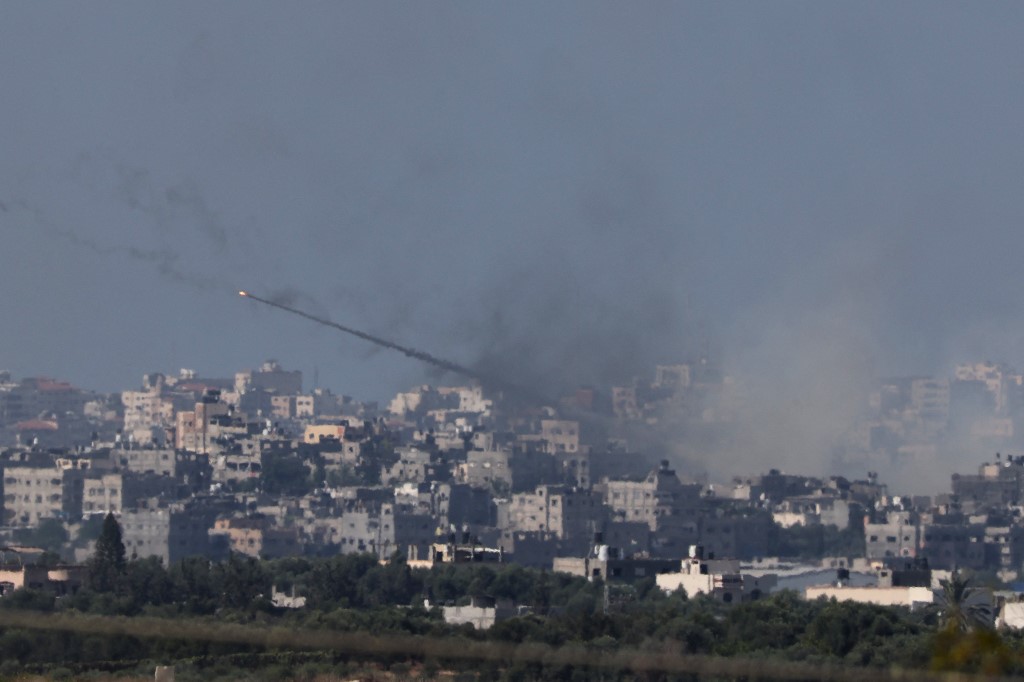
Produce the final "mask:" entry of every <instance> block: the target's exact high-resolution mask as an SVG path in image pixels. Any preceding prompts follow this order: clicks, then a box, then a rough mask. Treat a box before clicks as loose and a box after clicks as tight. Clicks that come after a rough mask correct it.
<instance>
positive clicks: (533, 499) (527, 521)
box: [498, 485, 608, 554]
mask: <svg viewBox="0 0 1024 682" xmlns="http://www.w3.org/2000/svg"><path fill="white" fill-rule="evenodd" d="M607 518H608V515H607V512H606V510H605V507H604V505H603V504H602V498H601V496H600V495H599V494H597V493H593V492H591V491H587V490H579V489H573V488H566V487H563V486H551V485H541V486H537V488H536V489H534V490H533V491H531V492H528V493H517V494H515V495H512V497H511V499H510V500H508V502H507V503H505V504H502V505H501V506H499V517H498V522H499V525H501V527H502V528H503V529H505V530H508V531H511V532H516V531H525V532H546V533H552V534H553V535H554V537H556V538H557V539H559V540H560V541H562V545H563V549H566V550H570V548H571V547H579V548H581V549H580V550H579V551H578V552H573V553H576V554H581V553H583V552H585V551H587V550H588V549H589V547H590V542H591V539H592V538H593V536H594V533H595V532H597V531H599V530H601V529H603V527H604V524H605V523H606V521H607Z"/></svg>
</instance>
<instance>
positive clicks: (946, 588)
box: [939, 571, 992, 632]
mask: <svg viewBox="0 0 1024 682" xmlns="http://www.w3.org/2000/svg"><path fill="white" fill-rule="evenodd" d="M939 584H940V585H941V586H942V592H941V593H940V595H939V603H940V605H941V607H942V621H943V624H944V626H945V627H946V628H948V629H950V630H956V631H958V632H967V631H968V630H974V629H976V628H991V627H992V602H991V599H990V598H989V595H988V594H987V593H986V592H985V590H980V589H978V588H976V587H972V586H971V578H970V576H966V575H964V574H962V573H960V572H959V571H953V573H952V575H950V576H949V580H943V581H941V582H940V583H939Z"/></svg>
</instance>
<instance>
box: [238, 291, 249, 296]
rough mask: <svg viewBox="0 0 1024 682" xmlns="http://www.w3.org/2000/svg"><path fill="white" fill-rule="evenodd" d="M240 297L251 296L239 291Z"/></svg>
mask: <svg viewBox="0 0 1024 682" xmlns="http://www.w3.org/2000/svg"><path fill="white" fill-rule="evenodd" d="M238 295H239V296H248V295H249V294H247V293H245V292H244V291H239V292H238Z"/></svg>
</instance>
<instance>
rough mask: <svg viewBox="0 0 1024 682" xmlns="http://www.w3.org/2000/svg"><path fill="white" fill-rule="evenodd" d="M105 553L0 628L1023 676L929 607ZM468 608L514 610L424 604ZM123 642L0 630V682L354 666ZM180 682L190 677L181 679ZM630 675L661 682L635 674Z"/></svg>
mask: <svg viewBox="0 0 1024 682" xmlns="http://www.w3.org/2000/svg"><path fill="white" fill-rule="evenodd" d="M110 556H111V560H110V561H106V562H94V564H92V566H94V569H95V570H96V571H97V575H96V576H93V579H91V580H90V581H88V583H87V586H86V587H84V588H83V589H82V590H80V591H79V592H78V593H77V594H75V595H72V596H67V597H63V598H59V599H58V598H56V597H54V596H53V595H51V594H48V593H46V592H42V591H35V590H19V591H17V592H15V593H13V594H12V595H11V596H10V597H6V598H4V599H3V600H0V619H2V615H3V613H2V610H7V609H15V610H31V611H42V612H47V613H51V614H76V613H77V614H102V615H106V616H129V617H134V616H147V617H150V619H151V618H152V617H159V618H162V619H166V622H169V623H172V624H173V623H175V622H189V623H208V624H211V625H212V626H214V627H215V626H216V624H222V625H223V627H227V626H228V624H232V623H234V624H249V625H253V626H277V627H283V628H293V629H301V630H311V631H325V632H337V633H370V634H374V635H380V634H388V633H392V634H394V635H396V636H397V635H403V636H405V635H411V636H420V637H433V638H451V637H458V638H462V639H463V640H465V641H467V642H477V643H487V642H492V643H495V644H501V645H530V644H542V645H546V646H549V647H559V648H562V649H563V650H565V651H573V650H576V649H578V648H580V647H583V648H584V649H585V650H586V651H589V652H593V653H594V655H598V654H612V653H614V652H616V651H619V650H623V651H625V650H637V651H648V652H652V653H657V652H662V653H666V652H670V653H672V654H702V655H709V656H720V657H744V658H755V659H763V660H765V661H789V662H802V663H806V664H831V665H846V666H861V667H867V668H869V669H875V670H881V669H883V668H886V669H888V668H892V667H893V666H896V667H899V668H903V669H918V670H927V669H929V667H931V668H933V669H937V670H965V671H985V672H999V673H1004V674H1020V673H1024V667H1022V666H1021V663H1020V661H1021V655H1020V651H1021V646H1020V642H1019V641H1018V640H1017V639H1016V638H1015V637H1012V636H1009V635H1001V634H999V633H996V632H993V631H991V630H985V629H983V628H977V627H964V628H961V627H960V625H959V623H963V622H965V621H964V619H960V618H959V617H958V616H957V615H956V614H954V615H953V617H950V614H949V613H948V611H947V612H945V615H944V616H943V615H942V614H941V613H940V612H939V611H938V610H926V611H921V612H915V613H911V612H909V611H907V610H905V609H898V608H884V607H877V606H871V605H865V604H855V603H837V602H834V601H833V602H829V601H824V600H819V601H815V602H808V601H805V600H804V599H802V598H800V597H799V596H798V595H796V594H795V593H792V592H782V593H778V594H775V595H772V596H770V597H767V598H764V599H762V600H759V601H753V602H748V603H742V604H737V605H731V606H726V605H724V604H721V603H718V602H715V601H713V600H710V599H704V598H697V599H688V598H687V597H686V595H685V594H682V593H676V594H670V595H667V594H664V593H663V592H662V591H661V590H660V589H657V588H656V587H655V585H654V581H653V579H647V580H645V581H640V582H638V583H637V584H635V585H629V586H615V587H614V588H613V589H609V590H607V591H606V589H605V586H604V585H603V584H601V583H599V582H598V583H591V582H587V581H586V580H583V579H581V578H574V577H571V576H567V575H564V574H552V573H549V572H544V571H535V570H530V569H526V568H523V567H520V566H515V565H485V564H468V565H444V566H439V567H436V568H434V569H433V570H423V569H412V568H410V567H409V566H408V565H407V564H405V563H404V562H403V561H402V560H401V559H400V557H395V559H394V560H393V561H392V562H391V563H389V564H386V565H382V564H380V563H379V562H378V561H377V560H376V558H374V557H372V556H369V555H348V556H337V557H332V558H325V559H309V558H289V559H279V560H273V561H257V560H255V559H251V558H245V557H240V556H232V557H231V558H230V559H228V560H227V561H224V562H219V563H211V562H209V561H207V560H205V559H188V560H185V561H182V562H179V563H177V564H174V565H173V566H171V567H170V568H166V567H164V566H163V565H161V564H160V562H159V561H156V560H154V559H142V560H131V561H127V562H125V563H124V564H123V568H122V567H120V566H118V564H120V559H119V558H118V555H117V552H116V551H115V552H113V553H112V554H111V555H110ZM112 564H113V565H114V566H115V568H114V569H113V570H111V565H112ZM100 571H102V574H100V573H99V572H100ZM97 578H101V579H97ZM272 586H276V587H277V589H279V590H282V591H285V590H286V591H290V590H292V589H294V590H295V591H296V593H297V594H301V595H305V596H306V597H307V606H306V607H304V608H302V609H296V610H288V609H279V608H276V607H274V606H273V605H272V603H271V600H270V595H271V589H272ZM471 597H475V598H493V599H510V600H513V601H515V602H516V603H517V604H520V605H523V606H525V607H527V609H526V612H525V613H524V614H523V615H521V616H519V617H516V618H512V619H509V620H506V621H503V622H500V623H498V624H497V625H495V626H494V627H493V628H491V629H490V630H487V631H475V630H473V629H472V628H471V627H469V626H450V625H446V624H445V623H444V620H443V617H442V615H441V610H440V608H439V605H441V604H445V603H457V602H465V601H467V600H468V599H469V598H471ZM949 623H957V624H958V625H956V626H955V627H953V626H950V625H948V624H949ZM168 631H169V632H172V631H173V627H169V628H168ZM133 634H134V635H135V636H110V635H105V634H101V633H96V634H92V633H88V632H85V633H82V632H50V631H41V630H35V629H24V628H21V629H19V628H14V627H8V628H4V629H2V630H0V661H2V662H0V675H10V674H13V673H15V672H18V671H25V670H35V669H47V670H49V669H54V668H55V667H60V668H63V669H67V670H71V671H81V670H106V671H117V670H120V671H126V672H132V671H136V672H138V671H141V670H142V669H143V668H145V667H146V666H149V665H152V664H153V663H154V662H161V663H170V662H175V663H176V664H177V665H180V666H184V667H183V668H182V670H183V671H187V670H195V671H197V672H196V679H200V678H202V679H211V678H212V679H216V678H217V677H218V676H223V677H225V678H229V677H232V676H236V677H237V675H238V670H237V669H240V668H247V667H248V666H249V663H251V664H252V665H253V666H256V667H257V668H259V669H261V670H263V669H277V668H276V667H275V666H280V665H292V664H293V663H294V661H296V660H298V658H302V657H306V658H302V660H304V661H307V662H306V663H302V664H301V665H307V664H308V665H309V666H312V668H310V670H313V669H314V668H315V669H316V670H319V671H320V672H325V671H326V672H329V671H334V670H343V671H348V670H350V669H351V666H352V665H354V664H355V663H357V661H355V660H354V659H352V657H351V656H349V655H345V656H341V655H337V654H331V652H330V651H324V652H321V653H320V654H316V653H315V652H297V651H295V650H294V647H292V646H291V645H289V646H280V647H275V646H272V645H266V644H265V643H263V644H252V643H245V642H240V641H237V640H236V641H218V640H217V638H216V637H207V638H204V639H198V638H191V639H190V638H188V637H184V636H174V635H173V634H172V636H165V635H166V633H164V634H160V633H156V634H152V635H151V634H147V633H144V632H138V633H137V634H136V633H134V632H133ZM300 648H301V647H300ZM296 657H298V658H296ZM307 659H308V660H307ZM366 659H367V660H370V661H372V663H373V664H374V665H377V666H378V667H379V666H383V669H390V666H392V665H394V666H398V667H399V668H401V666H403V665H405V666H415V667H417V669H423V667H424V666H427V667H428V668H429V669H433V670H436V669H438V667H439V666H441V665H444V666H446V667H447V668H449V669H450V668H451V666H452V665H457V667H461V668H463V672H464V673H465V674H469V673H470V672H473V673H479V674H481V679H549V678H550V679H572V678H573V676H574V675H575V674H576V673H580V672H581V671H580V670H578V669H576V668H574V667H573V666H569V667H566V666H564V665H561V666H560V665H558V664H556V663H551V664H547V665H541V664H538V663H535V662H534V663H528V662H524V661H517V660H505V661H502V660H498V661H482V662H477V663H467V662H465V661H463V662H460V663H457V664H453V663H452V662H451V661H439V660H434V659H431V657H430V656H429V655H425V654H423V652H419V653H417V654H415V655H406V656H403V655H399V654H395V653H393V652H392V653H389V654H387V655H383V656H382V655H369V654H368V655H367V656H366ZM281 661H292V663H281ZM225 662H226V663H225ZM247 662H248V663H247ZM363 662H364V663H365V662H366V661H363ZM224 666H227V667H226V668H225V667H224ZM222 668H223V670H222ZM582 672H587V671H582ZM590 673H593V671H590ZM601 675H602V676H605V677H607V678H609V679H619V678H622V679H632V678H633V677H634V675H635V673H634V672H632V671H630V670H628V669H623V670H618V671H614V670H613V671H608V670H604V671H602V672H601ZM652 675H653V677H652ZM179 677H181V678H182V679H190V678H189V674H188V673H184V675H183V676H182V675H179ZM641 677H643V679H661V677H659V676H658V675H656V674H654V673H650V672H647V673H644V674H643V675H642V676H641Z"/></svg>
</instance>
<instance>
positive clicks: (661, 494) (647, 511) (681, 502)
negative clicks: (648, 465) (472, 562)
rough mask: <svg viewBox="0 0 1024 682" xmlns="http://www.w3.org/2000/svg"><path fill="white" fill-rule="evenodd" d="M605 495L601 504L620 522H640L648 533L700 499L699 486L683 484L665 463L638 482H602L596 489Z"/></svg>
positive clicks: (664, 461) (682, 512) (681, 513)
mask: <svg viewBox="0 0 1024 682" xmlns="http://www.w3.org/2000/svg"><path fill="white" fill-rule="evenodd" d="M596 488H597V489H598V490H601V491H603V493H604V503H605V504H606V505H608V507H609V508H610V509H611V510H612V512H613V513H614V514H615V515H616V517H617V518H618V519H620V520H622V521H643V522H645V523H647V524H648V526H650V528H651V530H652V531H653V530H657V528H658V523H659V521H660V520H663V519H664V518H665V517H671V516H680V515H683V514H684V513H685V512H686V510H689V509H692V508H693V507H694V506H695V504H696V502H697V500H699V498H700V491H701V487H700V486H699V485H697V484H683V483H682V481H680V480H679V477H678V476H676V472H675V470H673V469H672V468H671V467H670V466H669V463H668V460H663V461H662V462H661V465H660V466H659V467H658V468H657V469H654V470H653V471H651V472H650V473H648V474H647V476H646V477H645V478H644V479H643V480H640V481H628V480H619V481H603V482H602V483H601V484H600V485H598V486H596Z"/></svg>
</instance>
